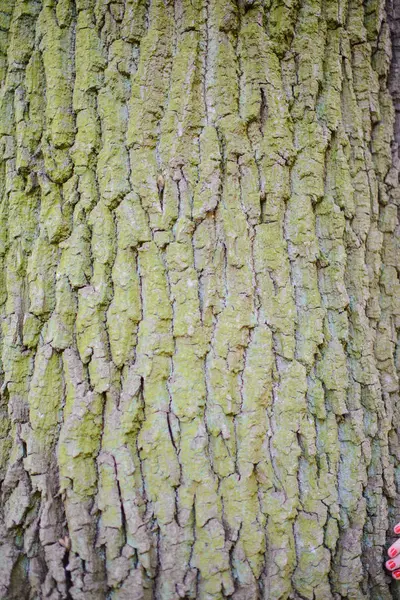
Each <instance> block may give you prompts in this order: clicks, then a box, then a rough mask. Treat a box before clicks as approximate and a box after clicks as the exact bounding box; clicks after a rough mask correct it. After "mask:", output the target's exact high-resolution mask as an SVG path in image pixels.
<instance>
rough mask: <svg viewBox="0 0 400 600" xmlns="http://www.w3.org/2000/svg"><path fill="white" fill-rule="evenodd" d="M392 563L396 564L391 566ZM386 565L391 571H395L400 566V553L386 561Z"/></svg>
mask: <svg viewBox="0 0 400 600" xmlns="http://www.w3.org/2000/svg"><path fill="white" fill-rule="evenodd" d="M390 564H392V565H393V564H394V566H390ZM385 567H386V568H387V569H389V571H394V570H395V569H398V568H399V567H400V554H398V555H397V556H396V557H395V558H390V559H389V560H387V561H386V563H385Z"/></svg>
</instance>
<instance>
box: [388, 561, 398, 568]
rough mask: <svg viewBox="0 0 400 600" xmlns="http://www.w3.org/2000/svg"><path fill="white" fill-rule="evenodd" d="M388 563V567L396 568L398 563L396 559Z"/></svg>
mask: <svg viewBox="0 0 400 600" xmlns="http://www.w3.org/2000/svg"><path fill="white" fill-rule="evenodd" d="M386 564H387V566H388V569H395V568H396V563H395V562H394V560H388V561H387V563H386Z"/></svg>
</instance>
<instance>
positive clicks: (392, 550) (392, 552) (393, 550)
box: [387, 540, 400, 558]
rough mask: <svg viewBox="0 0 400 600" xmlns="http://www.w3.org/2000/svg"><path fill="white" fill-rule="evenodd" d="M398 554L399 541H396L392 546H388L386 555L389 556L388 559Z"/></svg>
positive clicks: (399, 548)
mask: <svg viewBox="0 0 400 600" xmlns="http://www.w3.org/2000/svg"><path fill="white" fill-rule="evenodd" d="M399 552H400V540H397V541H396V542H395V543H394V544H392V545H391V546H390V548H389V549H388V551H387V553H388V555H389V556H390V558H394V557H395V556H397V555H398V554H399Z"/></svg>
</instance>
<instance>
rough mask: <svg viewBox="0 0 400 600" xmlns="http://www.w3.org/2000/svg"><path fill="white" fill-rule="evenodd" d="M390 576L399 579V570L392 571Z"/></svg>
mask: <svg viewBox="0 0 400 600" xmlns="http://www.w3.org/2000/svg"><path fill="white" fill-rule="evenodd" d="M392 577H393V579H396V581H398V580H399V579H400V571H393V573H392Z"/></svg>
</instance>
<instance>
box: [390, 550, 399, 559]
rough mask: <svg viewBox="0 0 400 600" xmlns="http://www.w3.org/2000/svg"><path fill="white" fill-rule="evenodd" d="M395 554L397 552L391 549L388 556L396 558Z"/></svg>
mask: <svg viewBox="0 0 400 600" xmlns="http://www.w3.org/2000/svg"><path fill="white" fill-rule="evenodd" d="M396 554H397V550H396V548H392V549H391V550H389V556H391V557H392V558H393V557H394V556H396Z"/></svg>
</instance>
